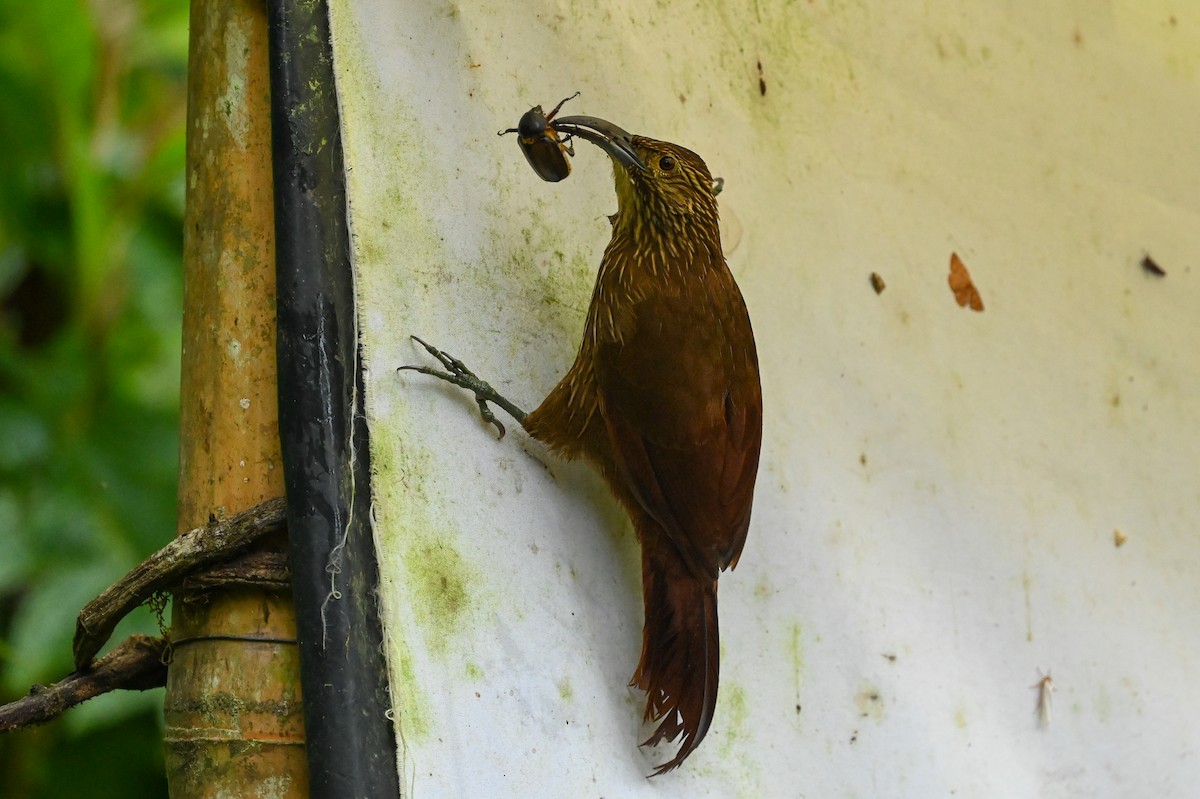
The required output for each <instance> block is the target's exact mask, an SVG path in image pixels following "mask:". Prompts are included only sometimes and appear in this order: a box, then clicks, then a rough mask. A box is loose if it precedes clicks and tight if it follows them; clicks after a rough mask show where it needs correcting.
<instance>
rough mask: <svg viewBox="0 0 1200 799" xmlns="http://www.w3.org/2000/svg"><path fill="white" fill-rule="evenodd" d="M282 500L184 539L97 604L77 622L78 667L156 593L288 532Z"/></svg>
mask: <svg viewBox="0 0 1200 799" xmlns="http://www.w3.org/2000/svg"><path fill="white" fill-rule="evenodd" d="M286 507H287V505H286V502H285V500H284V499H283V497H276V498H275V499H269V500H267V501H266V502H263V503H260V504H258V505H255V506H254V507H253V508H249V509H247V510H244V511H242V512H241V513H236V514H234V515H233V516H230V517H228V518H224V519H213V520H211V521H209V523H208V524H206V525H205V526H203V527H198V528H196V529H195V530H189V531H188V532H186V533H184V534H182V535H180V536H179V537H177V538H176V539H175V540H174V541H172V542H171V543H169V544H167V545H166V546H165V547H163V548H162V549H160V550H159V551H158V552H155V553H154V554H153V555H151V556H150V557H148V558H147V559H146V560H144V561H142V562H141V563H139V564H138V565H137V566H136V567H134V569H133V570H132V571H131V572H129V574H127V575H125V576H124V577H122V578H121V579H120V580H118V581H117V582H116V583H115V584H113V585H112V586H110V587H109V588H107V589H105V591H104V593H102V594H101V595H100V596H98V597H96V598H95V599H93V600H92V601H91V602H89V603H88V604H87V605H85V606H84V608H83V610H81V611H80V612H79V617H78V619H77V620H76V622H75V642H74V651H75V667H76V669H78V670H79V671H83V670H85V669H86V668H87V667H88V665H89V664H90V663H91V662H92V658H93V657H95V656H96V653H97V652H99V651H100V647H102V646H104V643H105V642H106V641H107V640H108V638H109V636H111V635H112V632H113V630H114V629H115V628H116V626H117V622H119V621H120V620H121V619H122V618H124V617H125V615H126V614H128V613H129V612H130V611H131V610H133V609H134V608H136V607H137V606H138V605H141V604H142V603H143V602H145V601H146V600H147V599H149V598H150V597H151V596H152V595H153V594H155V593H156V592H158V591H165V590H169V589H172V588H174V587H176V586H177V585H178V584H179V583H180V582H181V581H182V580H184V578H186V577H188V576H190V575H192V574H193V573H195V572H196V571H197V570H199V569H202V568H204V567H205V566H209V565H211V564H214V563H218V562H220V561H225V560H228V559H230V558H232V557H233V556H234V555H237V554H238V553H240V552H242V551H243V550H245V549H246V548H247V547H249V546H250V545H251V544H253V543H254V542H255V541H257V540H258V539H260V538H262V537H263V536H265V535H267V534H268V533H272V532H277V531H282V530H284V529H285V527H286V519H285V510H286Z"/></svg>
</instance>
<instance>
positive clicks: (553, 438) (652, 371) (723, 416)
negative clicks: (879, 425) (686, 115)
mask: <svg viewBox="0 0 1200 799" xmlns="http://www.w3.org/2000/svg"><path fill="white" fill-rule="evenodd" d="M554 127H555V129H556V130H557V131H558V132H559V133H560V134H565V135H568V136H571V137H578V138H580V139H583V140H585V141H589V142H591V143H593V144H595V145H597V146H598V147H600V148H601V149H602V150H603V151H604V152H605V153H607V154H608V155H609V157H610V160H611V161H612V164H613V176H614V184H615V188H616V195H617V212H616V214H615V215H614V216H613V217H611V222H612V237H611V240H610V241H609V243H608V246H607V247H606V248H605V251H604V255H603V258H602V259H601V261H600V267H599V270H598V272H597V276H596V283H595V288H594V290H593V293H592V298H591V303H590V305H589V308H588V312H587V319H586V323H585V326H584V333H583V340H582V342H581V343H580V346H579V350H578V354H577V356H576V358H575V361H574V363H573V364H572V366H571V367H570V369H569V370H568V371H567V373H566V375H565V376H564V377H563V378H562V379H561V380H560V381H559V382H558V384H557V385H556V386H555V387H554V388H553V389H552V390H551V391H550V393H549V394H548V395H547V396H546V398H545V399H544V400H543V401H542V402H541V404H540V405H538V406H537V408H536V409H534V410H533V411H531V412H529V413H525V412H524V411H522V410H521V409H520V408H519V407H518V406H517V405H515V404H514V403H512V402H511V401H509V400H508V399H506V398H505V397H503V396H502V395H500V394H499V393H498V392H497V391H496V390H495V389H494V388H492V386H491V385H490V384H489V383H487V382H486V381H484V380H481V379H480V378H478V377H477V376H476V375H475V374H474V373H473V372H471V371H470V370H469V369H468V368H467V367H466V366H465V365H464V364H463V363H462V362H461V361H460V360H458V359H456V358H454V357H452V356H450V355H448V354H446V353H445V352H443V351H442V350H440V349H438V348H436V347H434V346H433V345H430V344H428V343H427V342H425V341H423V340H421V339H420V338H417V337H415V336H414V339H416V341H417V342H418V343H419V344H421V345H422V346H423V347H424V348H425V349H426V350H427V351H428V353H429V354H430V355H432V356H433V357H434V358H436V359H437V360H438V361H439V363H440V364H441V366H442V367H444V369H437V368H431V367H428V366H406V367H400V368H401V369H412V370H415V371H418V372H423V373H425V374H428V375H432V376H435V377H438V378H440V379H442V380H446V381H448V382H451V383H454V384H455V385H458V386H461V387H463V388H466V389H468V390H469V391H472V392H473V393H474V394H475V399H476V401H477V403H478V405H479V409H480V413H481V414H482V416H483V418H484V419H485V420H486V421H487V422H490V423H492V424H494V425H495V426H496V427H497V429H498V431H499V436H500V438H503V437H504V433H505V428H504V425H503V424H502V423H501V422H500V421H499V420H497V419H496V418H495V416H494V415H493V413H492V411H491V409H490V408H489V407H488V403H489V402H490V403H492V404H495V405H497V406H498V407H500V408H502V409H503V410H504V411H505V412H507V413H508V414H509V415H511V416H512V417H513V418H514V419H516V420H517V421H518V422H519V423H520V424H521V425H522V427H523V428H524V429H525V431H526V432H527V434H528V435H529V436H530V437H532V438H534V439H536V440H538V441H541V442H542V443H543V444H545V445H546V447H547V448H548V449H549V450H550V451H551V452H552V453H554V454H556V455H558V456H561V457H563V458H566V459H570V460H573V459H582V460H583V461H585V462H587V463H590V464H591V465H592V466H594V467H595V468H596V469H597V470H598V471H599V473H600V475H601V477H602V478H603V480H604V481H605V482H606V483H607V484H608V487H609V488H610V489H611V491H612V493H613V495H614V496H615V497H616V499H617V501H618V502H619V503H620V505H621V506H622V507H623V508H624V509H625V511H626V512H627V513H628V514H629V516H630V518H631V520H632V522H633V527H634V530H635V531H636V534H637V538H638V541H639V542H640V545H641V555H642V593H643V607H644V624H643V628H642V651H641V657H640V659H639V662H638V665H637V668H636V670H635V671H634V674H633V677H632V679H631V681H630V685H631V686H635V687H637V688H639V689H641V690H642V691H644V692H645V694H646V707H645V714H644V721H647V722H651V723H653V724H657V727H656V728H655V729H654V731H653V733H652V734H651V735H650V737H649V738H647V739H646V740H645V741H644V742H643V745H644V746H654V745H657V744H659V743H660V742H662V741H663V740H666V741H668V742H671V743H674V742H676V741H677V740H678V742H679V743H678V749H677V750H676V752H675V755H674V757H672V758H671V759H669V760H668V761H667V762H665V763H662V764H661V765H658V766H657V767H655V771H654V773H653V774H652V775H651V776H657V775H661V774H663V773H665V772H668V771H671V770H672V769H675V768H677V767H678V766H680V765H681V764H682V763H683V762H684V760H685V759H687V757H688V756H689V755H690V754H691V753H692V752H693V751H695V749H696V747H697V746H698V745H699V744H700V742H701V741H702V740H704V737H705V735H706V734H707V732H708V730H709V727H710V725H711V724H712V721H713V713H714V711H715V708H716V703H717V685H718V680H719V673H720V662H719V660H720V659H719V648H720V645H719V641H720V639H719V634H718V624H717V582H718V577H719V575H720V573H721V572H722V571H724V570H725V569H728V568H733V567H734V566H736V565H737V562H738V559H739V557H740V556H741V554H742V549H743V547H744V545H745V543H746V536H747V531H748V529H749V525H750V513H751V506H752V504H753V498H754V485H755V478H756V476H757V472H758V462H759V453H760V450H761V445H762V388H761V383H760V377H759V367H758V356H757V350H756V347H755V341H754V333H753V330H752V328H751V323H750V316H749V313H748V311H747V308H746V303H745V300H744V298H743V296H742V293H741V291H740V290H739V288H738V285H737V283H736V281H735V280H734V277H733V274H732V273H731V272H730V270H729V267H728V265H727V264H726V262H725V257H724V255H723V253H722V250H721V239H720V232H719V228H718V208H717V201H716V192H717V191H719V184H714V181H713V179H712V176H711V174H710V172H709V170H708V167H707V166H706V165H705V163H704V160H703V159H702V158H701V157H700V156H699V155H697V154H696V153H694V152H693V151H691V150H689V149H687V148H686V147H683V146H681V145H678V144H673V143H670V142H666V141H659V140H656V139H652V138H648V137H645V136H636V135H631V134H629V133H627V132H626V131H625V130H624V129H622V128H620V127H618V126H616V125H614V124H613V123H610V122H607V121H606V120H603V119H599V118H596V117H590V116H572V117H561V118H559V119H558V120H557V121H555V122H554Z"/></svg>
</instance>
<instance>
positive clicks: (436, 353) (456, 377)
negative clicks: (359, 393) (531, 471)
mask: <svg viewBox="0 0 1200 799" xmlns="http://www.w3.org/2000/svg"><path fill="white" fill-rule="evenodd" d="M412 339H413V340H414V341H416V342H417V343H418V344H420V345H421V346H422V347H424V348H425V351H426V352H428V353H429V354H430V355H432V356H433V357H434V358H436V359H437V360H438V362H439V363H440V364H441V365H442V366H444V367H446V371H444V372H443V371H440V370H438V369H433V368H430V367H428V366H400V367H398V368H397V369H396V371H397V372H400V371H405V370H407V371H412V372H420V373H421V374H423V375H429V376H431V377H436V378H438V379H439V380H445V381H446V382H447V383H453V384H454V385H456V386H460V387H462V388H465V389H466V390H467V391H470V392H471V393H472V394H474V395H475V402H476V404H478V405H479V415H480V416H482V417H483V421H485V422H487V423H489V424H494V425H495V426H496V430H497V432H498V433H499V437H498V438H497V439H496V440H497V441H499V440H502V439H503V438H504V434H505V432H506V431H505V429H504V425H503V424H501V423H500V420H499V419H497V418H496V415H495V414H493V413H492V409H491V408H490V407H488V401H489V400H490V401H492V402H496V401H497V400H500V399H503V398H502V397H500V395H499V394H498V393H497V392H496V389H494V388H492V386H491V385H490V384H489V383H488V382H487V381H485V380H480V379H479V377H478V376H477V375H476V374H475V373H474V372H472V371H471V370H470V369H468V368H467V365H466V364H464V363H463V362H462V361H460V360H459V359H458V358H455V357H454V356H452V355H450V354H448V353H446V352H443V351H442V350H439V349H438V348H437V347H435V346H433V345H432V344H430V343H428V342H426V341H424V340H422V339H421V338H419V337H417V336H413V337H412Z"/></svg>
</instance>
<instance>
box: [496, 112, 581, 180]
mask: <svg viewBox="0 0 1200 799" xmlns="http://www.w3.org/2000/svg"><path fill="white" fill-rule="evenodd" d="M578 96H579V92H575V93H574V94H572V95H571V96H570V97H565V98H563V100H562V102H560V103H559V104H558V105H556V106H554V110H553V111H551V112H550V113H549V114H547V113H545V112H543V111H542V107H541V106H540V105H535V106H534V107H533V108H531V109H529V110H528V111H526V112H525V113H524V114H522V115H521V121H520V122H518V123H517V126H516V127H515V128H509V129H508V130H502V131H499V132H498V133H497V134H496V135H497V136H503V135H505V134H507V133H515V134H517V144H519V145H520V146H521V152H523V153H525V160H526V161H528V162H529V165H530V166H531V167H533V171H534V172H536V173H537V174H538V177H540V178H541V179H542V180H544V181H547V182H548V183H557V182H558V181H560V180H563V179H564V178H566V177H567V175H569V174H571V162H570V161H569V160H568V159H567V156H568V155H575V150H574V148H573V147H572V146H571V140H570V137H567V139H566V140H565V141H564V140H563V139H560V138H559V137H558V131H556V130H555V129H554V125H553V124H552V123H553V121H554V115H555V114H557V113H558V109H560V108H562V107H563V103H565V102H566V101H567V100H573V99H575V98H576V97H578Z"/></svg>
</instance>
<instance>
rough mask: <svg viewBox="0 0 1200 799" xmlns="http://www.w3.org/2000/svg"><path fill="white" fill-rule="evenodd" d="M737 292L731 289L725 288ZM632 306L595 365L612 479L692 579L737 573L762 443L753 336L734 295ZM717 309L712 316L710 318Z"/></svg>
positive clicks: (670, 299)
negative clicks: (619, 476) (623, 482)
mask: <svg viewBox="0 0 1200 799" xmlns="http://www.w3.org/2000/svg"><path fill="white" fill-rule="evenodd" d="M729 285H730V286H732V281H730V284H729ZM703 294H705V295H706V296H704V297H699V298H697V297H695V296H688V295H686V294H683V295H668V296H662V295H659V296H653V297H650V298H648V299H644V300H642V301H640V302H638V303H636V304H634V305H633V306H632V307H631V308H630V309H629V313H628V315H625V318H624V321H623V323H622V325H621V328H622V335H621V337H620V340H619V341H613V342H608V343H602V344H601V345H600V347H599V348H598V352H597V358H596V380H597V387H598V389H599V395H600V411H601V414H602V415H603V417H604V421H605V425H606V427H607V430H608V436H609V440H610V443H611V444H612V449H613V454H614V457H615V460H616V463H617V466H618V468H619V469H620V470H621V471H622V473H623V476H624V477H625V478H626V479H627V481H628V483H629V486H630V488H631V490H632V492H633V494H634V496H635V498H636V499H637V501H638V502H639V503H640V504H641V505H642V507H643V508H645V510H646V511H647V512H648V513H649V514H650V515H651V516H652V517H653V518H654V519H655V520H656V521H657V522H658V523H659V524H660V525H661V526H662V527H663V529H664V530H665V531H666V532H667V534H668V536H670V538H671V540H672V541H673V542H674V543H675V545H676V546H677V547H678V548H679V550H680V553H681V554H682V555H683V557H684V559H685V561H686V562H687V563H688V565H689V567H690V568H691V570H692V571H693V572H694V573H695V574H696V575H697V576H698V577H700V576H707V577H709V578H715V577H716V575H717V573H718V570H719V569H724V568H726V567H727V566H729V565H730V564H735V563H736V562H737V558H738V556H739V555H740V554H741V550H742V546H743V544H744V543H745V540H746V530H747V528H748V526H749V524H750V507H751V503H752V500H753V494H754V479H755V475H756V473H757V471H758V455H759V448H760V446H761V442H762V393H761V389H760V387H759V378H758V362H757V357H756V354H755V350H754V337H753V334H752V332H751V329H750V320H749V317H748V316H747V314H746V309H745V305H744V303H743V302H742V298H741V295H740V293H738V291H737V289H736V287H733V290H732V292H731V293H730V292H725V293H721V294H718V296H719V297H723V296H725V294H728V295H729V296H727V297H725V301H724V302H716V303H714V302H713V300H712V293H710V292H707V291H706V292H703ZM714 305H715V307H714Z"/></svg>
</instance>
